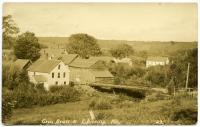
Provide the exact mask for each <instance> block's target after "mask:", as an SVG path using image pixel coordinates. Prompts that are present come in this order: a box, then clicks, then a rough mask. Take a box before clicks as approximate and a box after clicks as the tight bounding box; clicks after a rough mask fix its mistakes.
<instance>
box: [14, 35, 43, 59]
mask: <svg viewBox="0 0 200 127" xmlns="http://www.w3.org/2000/svg"><path fill="white" fill-rule="evenodd" d="M40 49H41V48H40V44H39V43H38V38H37V37H35V34H34V33H31V32H26V33H23V34H21V35H20V36H19V37H18V39H17V43H16V45H15V47H14V53H15V56H16V57H17V58H18V59H30V60H32V61H35V60H37V59H38V58H39V57H40V53H39V52H40Z"/></svg>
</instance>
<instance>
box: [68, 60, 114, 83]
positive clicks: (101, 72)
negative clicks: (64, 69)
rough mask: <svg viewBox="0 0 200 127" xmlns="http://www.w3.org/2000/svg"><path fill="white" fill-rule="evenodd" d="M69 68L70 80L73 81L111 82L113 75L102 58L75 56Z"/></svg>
mask: <svg viewBox="0 0 200 127" xmlns="http://www.w3.org/2000/svg"><path fill="white" fill-rule="evenodd" d="M69 69H70V81H71V82H74V83H78V84H89V83H95V82H98V83H99V82H101V83H113V75H112V74H111V73H110V72H109V71H108V69H107V68H106V66H105V62H104V61H102V60H98V59H81V58H77V59H75V60H74V61H73V62H71V63H70V64H69Z"/></svg>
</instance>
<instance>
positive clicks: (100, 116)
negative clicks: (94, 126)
mask: <svg viewBox="0 0 200 127" xmlns="http://www.w3.org/2000/svg"><path fill="white" fill-rule="evenodd" d="M110 116H112V114H110V113H106V112H99V113H97V114H96V120H103V119H108V118H109V117H110Z"/></svg>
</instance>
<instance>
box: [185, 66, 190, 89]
mask: <svg viewBox="0 0 200 127" xmlns="http://www.w3.org/2000/svg"><path fill="white" fill-rule="evenodd" d="M189 72H190V63H188V68H187V77H186V83H185V89H186V91H187V88H188V80H189Z"/></svg>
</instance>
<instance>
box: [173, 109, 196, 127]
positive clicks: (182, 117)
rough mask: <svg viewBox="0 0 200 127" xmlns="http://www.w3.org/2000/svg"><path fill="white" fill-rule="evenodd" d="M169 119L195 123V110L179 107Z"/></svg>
mask: <svg viewBox="0 0 200 127" xmlns="http://www.w3.org/2000/svg"><path fill="white" fill-rule="evenodd" d="M171 119H172V120H173V121H178V120H179V121H181V122H182V123H184V124H195V123H196V122H197V110H195V109H189V108H186V109H179V110H177V111H175V112H174V113H173V114H172V116H171Z"/></svg>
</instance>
